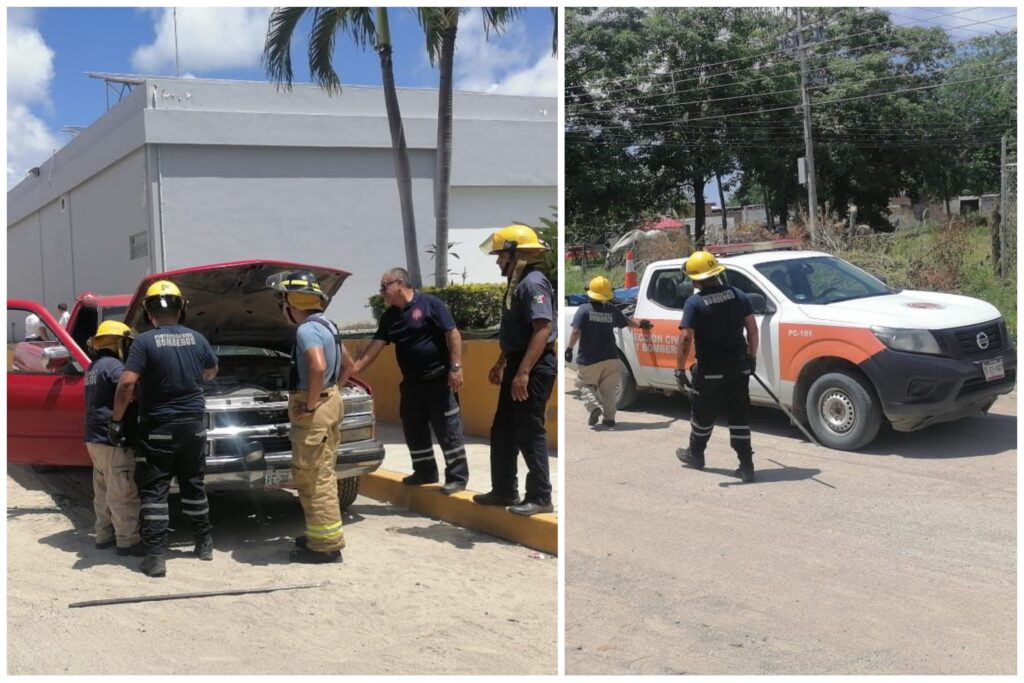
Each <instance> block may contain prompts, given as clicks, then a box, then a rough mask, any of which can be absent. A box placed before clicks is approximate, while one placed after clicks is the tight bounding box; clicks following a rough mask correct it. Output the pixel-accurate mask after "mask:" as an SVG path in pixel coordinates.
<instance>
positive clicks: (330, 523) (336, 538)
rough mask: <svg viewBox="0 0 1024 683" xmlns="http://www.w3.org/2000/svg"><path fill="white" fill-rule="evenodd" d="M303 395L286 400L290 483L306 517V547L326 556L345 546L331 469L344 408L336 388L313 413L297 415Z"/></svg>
mask: <svg viewBox="0 0 1024 683" xmlns="http://www.w3.org/2000/svg"><path fill="white" fill-rule="evenodd" d="M306 395H307V394H306V392H305V391H296V392H293V393H292V395H291V396H290V398H289V400H288V419H289V420H291V424H292V429H291V442H292V482H293V483H294V484H295V488H296V490H298V492H299V502H300V503H302V512H303V514H304V515H305V517H306V539H307V547H308V548H309V549H310V550H315V551H317V552H322V553H326V552H331V551H334V550H341V549H342V548H344V547H345V535H344V533H343V532H342V529H341V509H340V508H339V506H338V480H337V475H336V474H335V469H334V467H335V463H336V462H337V460H338V445H339V444H340V443H341V419H342V417H343V416H344V411H345V409H344V406H343V405H342V402H341V395H340V394H339V393H338V389H337V387H331V388H330V389H328V390H326V391H324V393H323V394H322V395H321V398H320V400H319V403H318V404H317V409H316V411H314V412H313V413H305V412H301V411H302V408H303V406H305V405H306Z"/></svg>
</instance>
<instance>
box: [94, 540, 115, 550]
mask: <svg viewBox="0 0 1024 683" xmlns="http://www.w3.org/2000/svg"><path fill="white" fill-rule="evenodd" d="M115 545H117V540H116V539H113V538H112V539H110V540H109V541H96V550H106V549H107V548H111V547H113V546H115Z"/></svg>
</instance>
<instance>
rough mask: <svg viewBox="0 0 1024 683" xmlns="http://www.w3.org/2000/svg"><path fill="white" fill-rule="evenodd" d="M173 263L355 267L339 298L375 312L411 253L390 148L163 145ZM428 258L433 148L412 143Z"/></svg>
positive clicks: (167, 263)
mask: <svg viewBox="0 0 1024 683" xmlns="http://www.w3.org/2000/svg"><path fill="white" fill-rule="evenodd" d="M159 155H160V177H161V196H162V198H163V216H162V221H163V226H164V229H163V232H164V249H165V253H164V268H165V269H167V270H172V269H176V268H184V267H188V266H196V265H202V264H206V263H216V262H219V261H235V260H242V259H250V258H265V259H276V260H283V261H295V262H298V263H309V264H312V265H320V266H329V267H334V268H339V269H342V270H347V271H350V272H351V273H352V277H350V278H349V279H348V280H347V281H346V283H345V285H344V287H343V288H342V290H341V291H342V294H341V295H339V296H338V297H337V299H336V301H335V302H334V303H332V305H331V308H330V311H329V312H330V314H331V315H332V316H333V317H335V319H337V320H339V321H351V320H369V319H372V315H371V313H370V310H369V308H368V307H367V300H368V298H369V297H370V295H371V294H373V293H375V292H376V291H377V288H378V285H379V282H380V274H381V273H382V272H383V271H384V270H386V269H387V268H390V267H393V266H395V265H400V264H403V263H404V262H405V246H404V241H403V234H402V216H401V210H400V208H399V203H398V189H397V185H396V183H395V180H394V164H393V162H392V157H391V152H390V150H388V149H356V148H344V149H327V148H320V149H313V148H288V147H221V146H185V145H161V146H160V150H159ZM409 160H410V165H411V167H412V175H413V199H414V203H415V212H416V219H417V229H416V232H417V238H418V242H419V249H420V253H421V256H420V261H421V264H423V268H424V270H425V272H424V277H426V268H427V267H429V264H430V259H429V256H427V254H426V252H425V249H426V247H427V245H429V244H430V243H431V242H433V241H434V234H433V231H434V224H433V219H432V212H433V180H432V175H433V164H434V155H433V152H429V151H425V150H411V151H410V153H409Z"/></svg>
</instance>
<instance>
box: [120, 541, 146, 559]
mask: <svg viewBox="0 0 1024 683" xmlns="http://www.w3.org/2000/svg"><path fill="white" fill-rule="evenodd" d="M117 554H118V555H120V556H121V557H142V556H143V555H145V554H146V546H145V545H144V544H143V543H142V542H141V541H140V542H138V543H136V544H135V545H129V546H125V547H124V548H122V547H120V546H118V548H117Z"/></svg>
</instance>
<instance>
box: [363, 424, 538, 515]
mask: <svg viewBox="0 0 1024 683" xmlns="http://www.w3.org/2000/svg"><path fill="white" fill-rule="evenodd" d="M377 438H378V439H379V440H380V441H381V442H382V443H383V444H384V453H385V454H384V464H383V465H381V468H382V469H385V470H390V471H392V472H400V473H401V474H403V475H406V474H412V460H411V457H410V455H409V449H408V448H407V447H406V445H405V440H404V439H403V437H402V425H401V424H400V423H397V422H378V423H377ZM490 453H491V446H490V442H489V441H488V440H487V439H485V438H482V437H479V436H467V437H466V458H467V460H468V461H469V486H468V487H467V489H468V490H470V491H474V492H476V493H486V492H487V491H490V490H491V455H490ZM557 454H558V451H556V450H555V449H553V448H550V447H549V448H548V455H549V467H550V469H551V500H553V501H555V506H556V512H557V505H558V458H557V457H555V456H556V455H557ZM434 458H435V459H436V460H437V468H438V472H439V473H440V475H441V483H444V458H442V456H441V448H440V447H439V446H438V445H437V444H436V443H435V444H434ZM527 471H528V470H527V469H526V463H525V462H524V461H523V456H521V455H520V456H519V494H520V495H522V493H523V491H524V489H525V486H526V473H527Z"/></svg>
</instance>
